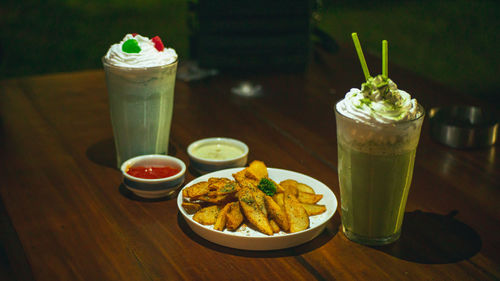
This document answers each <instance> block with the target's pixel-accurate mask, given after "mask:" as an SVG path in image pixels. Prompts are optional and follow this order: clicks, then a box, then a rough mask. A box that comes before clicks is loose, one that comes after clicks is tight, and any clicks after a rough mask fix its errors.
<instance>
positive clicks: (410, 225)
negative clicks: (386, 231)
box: [372, 211, 482, 264]
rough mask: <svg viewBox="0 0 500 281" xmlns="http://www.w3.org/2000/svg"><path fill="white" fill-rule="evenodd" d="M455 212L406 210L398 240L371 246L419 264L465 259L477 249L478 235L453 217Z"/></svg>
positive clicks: (476, 251) (478, 249) (479, 238)
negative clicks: (408, 211)
mask: <svg viewBox="0 0 500 281" xmlns="http://www.w3.org/2000/svg"><path fill="white" fill-rule="evenodd" d="M457 213H458V211H452V212H451V213H450V214H448V215H439V214H434V213H427V212H422V211H414V212H411V213H406V214H405V217H404V221H403V227H402V231H401V237H400V239H399V240H398V241H396V242H395V243H393V244H390V245H386V246H377V247H372V248H374V249H377V250H379V251H382V252H385V253H387V254H389V255H391V256H394V257H397V258H400V259H403V260H407V261H411V262H417V263H422V264H445V263H454V262H459V261H462V260H465V259H468V258H470V257H472V256H474V255H475V254H476V253H478V252H479V251H480V250H481V245H482V242H481V237H480V236H479V235H478V234H477V232H476V231H475V230H474V229H472V228H471V227H470V226H468V225H466V224H464V223H462V222H460V221H458V220H457V219H455V218H454V216H455V215H456V214H457Z"/></svg>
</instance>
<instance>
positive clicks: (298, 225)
mask: <svg viewBox="0 0 500 281" xmlns="http://www.w3.org/2000/svg"><path fill="white" fill-rule="evenodd" d="M284 203H285V212H286V215H287V219H288V222H289V223H290V232H292V233H293V232H297V231H301V230H304V229H307V228H308V227H309V216H308V215H307V212H306V210H305V209H304V207H303V206H302V205H301V204H300V202H299V200H298V199H297V198H296V197H295V196H293V194H291V193H289V192H286V191H285V197H284Z"/></svg>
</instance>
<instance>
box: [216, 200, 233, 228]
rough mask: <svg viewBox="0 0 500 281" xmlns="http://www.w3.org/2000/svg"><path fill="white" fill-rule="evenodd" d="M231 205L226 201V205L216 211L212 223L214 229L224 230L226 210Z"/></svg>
mask: <svg viewBox="0 0 500 281" xmlns="http://www.w3.org/2000/svg"><path fill="white" fill-rule="evenodd" d="M230 207H231V203H227V204H226V206H224V207H223V208H222V209H221V210H220V211H219V212H218V213H217V218H216V219H215V223H214V229H215V230H220V231H222V230H224V227H225V226H226V221H227V216H226V215H227V212H228V210H229V208H230Z"/></svg>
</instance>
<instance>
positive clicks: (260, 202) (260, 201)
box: [250, 188, 267, 217]
mask: <svg viewBox="0 0 500 281" xmlns="http://www.w3.org/2000/svg"><path fill="white" fill-rule="evenodd" d="M250 190H252V195H253V198H254V199H255V203H257V206H258V207H259V210H260V211H261V212H262V213H263V214H264V216H266V217H267V209H266V194H265V193H264V192H262V190H260V189H258V188H251V189H250Z"/></svg>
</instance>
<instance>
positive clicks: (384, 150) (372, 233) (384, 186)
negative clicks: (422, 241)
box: [335, 105, 424, 245]
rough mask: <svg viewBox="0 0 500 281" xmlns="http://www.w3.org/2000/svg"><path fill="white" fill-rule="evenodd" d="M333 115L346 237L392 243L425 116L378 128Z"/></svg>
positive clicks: (336, 113) (399, 224)
mask: <svg viewBox="0 0 500 281" xmlns="http://www.w3.org/2000/svg"><path fill="white" fill-rule="evenodd" d="M418 106H419V107H420V109H419V110H420V112H424V110H423V108H422V106H420V105H418ZM335 116H336V121H337V143H338V173H339V184H340V194H341V195H340V198H341V210H342V214H341V215H342V228H343V231H344V234H345V235H346V236H347V237H348V238H349V239H350V240H353V241H355V242H359V243H361V244H367V245H384V244H388V243H391V242H394V241H396V240H397V239H398V238H399V236H400V234H401V225H402V223H403V216H404V212H405V206H406V199H407V197H408V192H409V190H410V185H411V181H412V175H413V165H414V161H415V153H416V149H417V144H418V140H419V136H420V129H421V127H422V121H423V119H424V114H421V115H420V116H418V117H417V118H415V119H412V120H407V121H402V122H398V123H392V124H377V125H373V124H366V123H363V122H359V121H358V120H355V119H352V118H350V117H348V116H344V115H342V113H340V112H339V111H338V110H335Z"/></svg>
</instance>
